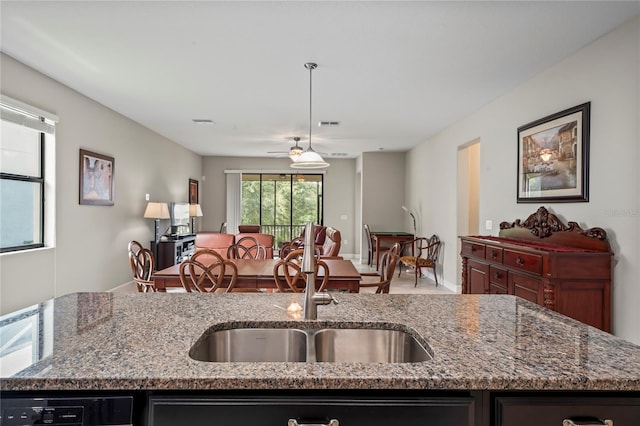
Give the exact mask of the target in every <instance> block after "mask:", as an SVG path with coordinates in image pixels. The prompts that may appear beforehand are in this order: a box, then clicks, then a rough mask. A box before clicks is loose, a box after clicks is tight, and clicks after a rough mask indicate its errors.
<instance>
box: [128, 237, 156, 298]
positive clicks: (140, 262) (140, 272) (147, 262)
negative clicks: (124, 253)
mask: <svg viewBox="0 0 640 426" xmlns="http://www.w3.org/2000/svg"><path fill="white" fill-rule="evenodd" d="M130 246H131V243H130ZM136 249H137V252H136ZM129 264H130V265H131V272H132V273H133V282H135V283H136V288H137V289H138V291H139V292H140V293H148V292H154V291H156V287H155V284H154V282H153V277H152V274H153V270H154V260H153V252H151V250H149V249H146V248H144V247H142V246H140V248H137V247H133V249H132V248H131V247H130V249H129Z"/></svg>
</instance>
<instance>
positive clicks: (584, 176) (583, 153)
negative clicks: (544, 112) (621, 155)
mask: <svg viewBox="0 0 640 426" xmlns="http://www.w3.org/2000/svg"><path fill="white" fill-rule="evenodd" d="M590 108H591V103H590V102H587V103H585V104H582V105H578V106H575V107H573V108H569V109H566V110H564V111H560V112H558V113H555V114H552V115H549V116H547V117H544V118H541V119H539V120H536V121H533V122H531V123H529V124H525V125H524V126H521V127H518V191H517V202H518V203H538V202H547V203H548V202H551V203H553V202H558V203H560V202H564V203H566V202H587V201H589V125H590Z"/></svg>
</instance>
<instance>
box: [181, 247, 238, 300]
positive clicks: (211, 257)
mask: <svg viewBox="0 0 640 426" xmlns="http://www.w3.org/2000/svg"><path fill="white" fill-rule="evenodd" d="M179 275H180V282H181V283H182V286H183V287H184V289H185V290H186V291H187V292H189V293H191V292H200V293H214V292H215V291H216V290H218V289H221V288H225V287H226V292H230V291H232V290H233V287H234V286H235V284H236V280H237V279H238V268H237V267H236V265H235V264H233V262H231V261H229V260H227V259H224V258H223V257H222V256H221V255H220V254H219V253H218V252H217V251H215V250H213V249H199V250H196V251H195V252H194V253H193V255H192V256H191V258H190V259H187V260H185V261H184V262H182V263H181V264H180V269H179ZM227 282H228V284H227Z"/></svg>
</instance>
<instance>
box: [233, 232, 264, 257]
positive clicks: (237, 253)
mask: <svg viewBox="0 0 640 426" xmlns="http://www.w3.org/2000/svg"><path fill="white" fill-rule="evenodd" d="M227 258H228V259H256V260H257V259H266V258H267V248H266V247H265V246H263V245H262V244H260V243H259V242H258V240H257V238H255V237H250V236H247V237H242V238H240V239H239V240H237V241H236V242H235V244H231V245H230V246H229V248H228V249H227Z"/></svg>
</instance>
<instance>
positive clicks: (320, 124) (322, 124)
mask: <svg viewBox="0 0 640 426" xmlns="http://www.w3.org/2000/svg"><path fill="white" fill-rule="evenodd" d="M339 125H340V122H339V121H319V122H318V127H325V126H332V127H336V126H339Z"/></svg>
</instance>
